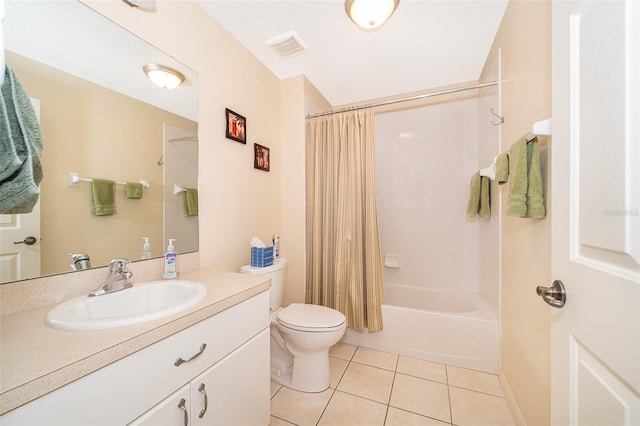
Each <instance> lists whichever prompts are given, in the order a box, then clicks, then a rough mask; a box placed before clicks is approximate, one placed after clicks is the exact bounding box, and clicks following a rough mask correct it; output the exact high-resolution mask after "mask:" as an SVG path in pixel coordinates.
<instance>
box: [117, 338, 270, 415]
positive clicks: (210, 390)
mask: <svg viewBox="0 0 640 426" xmlns="http://www.w3.org/2000/svg"><path fill="white" fill-rule="evenodd" d="M265 350H266V352H267V353H268V352H269V330H263V331H262V332H261V333H260V334H258V335H257V336H255V337H254V338H253V339H251V340H250V341H249V342H247V343H245V344H244V345H242V346H241V347H240V348H238V349H237V350H235V351H234V352H233V353H231V354H229V355H227V356H226V357H225V358H223V359H222V360H220V361H219V362H217V363H216V364H215V365H213V366H212V367H211V368H209V369H207V370H206V371H205V372H204V373H202V374H201V375H200V376H198V377H197V378H195V379H194V380H192V381H191V382H190V383H189V384H188V385H186V386H183V387H182V388H180V389H179V390H178V391H176V392H175V393H173V394H172V395H170V396H169V397H167V398H165V399H164V400H163V401H161V402H160V403H159V404H158V405H156V406H155V407H153V408H151V409H150V410H149V411H147V412H146V413H144V414H143V415H142V416H140V417H139V418H137V419H136V420H134V421H133V422H132V423H130V425H131V426H165V425H167V426H168V425H174V426H183V425H184V426H187V425H189V426H191V425H193V426H198V425H238V426H244V425H261V424H264V425H266V424H268V423H269V407H268V406H267V407H266V409H265V406H264V404H260V403H259V402H258V401H261V400H262V399H264V396H265V391H266V392H267V395H269V388H268V387H267V388H265V386H264V384H263V383H262V382H264V381H263V380H256V378H259V377H262V376H263V372H264V370H265V368H266V369H268V368H269V362H268V361H269V357H268V356H267V357H266V358H261V359H257V356H256V354H259V353H264V352H265ZM265 416H266V423H265Z"/></svg>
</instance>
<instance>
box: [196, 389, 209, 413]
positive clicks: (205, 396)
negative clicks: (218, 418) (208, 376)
mask: <svg viewBox="0 0 640 426" xmlns="http://www.w3.org/2000/svg"><path fill="white" fill-rule="evenodd" d="M198 392H202V394H203V395H204V408H203V409H202V410H200V414H198V417H200V418H203V417H204V415H205V413H206V412H207V405H209V399H208V398H207V391H206V389H205V388H204V383H200V386H198Z"/></svg>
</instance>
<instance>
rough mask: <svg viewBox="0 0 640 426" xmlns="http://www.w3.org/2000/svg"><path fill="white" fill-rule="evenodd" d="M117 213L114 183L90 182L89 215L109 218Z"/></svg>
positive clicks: (97, 180)
mask: <svg viewBox="0 0 640 426" xmlns="http://www.w3.org/2000/svg"><path fill="white" fill-rule="evenodd" d="M117 212H118V210H117V209H116V183H115V181H112V180H106V179H93V180H92V182H91V214H93V215H95V216H109V215H113V214H116V213H117Z"/></svg>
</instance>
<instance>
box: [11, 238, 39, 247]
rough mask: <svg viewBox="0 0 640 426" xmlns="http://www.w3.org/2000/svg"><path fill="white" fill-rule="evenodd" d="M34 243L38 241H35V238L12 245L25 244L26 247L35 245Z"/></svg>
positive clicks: (15, 242)
mask: <svg viewBox="0 0 640 426" xmlns="http://www.w3.org/2000/svg"><path fill="white" fill-rule="evenodd" d="M36 241H38V240H36V237H27V238H25V239H24V240H22V241H14V242H13V244H26V245H28V246H31V245H33V244H35V243H36Z"/></svg>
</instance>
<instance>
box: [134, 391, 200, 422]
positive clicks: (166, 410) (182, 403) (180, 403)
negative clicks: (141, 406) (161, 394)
mask: <svg viewBox="0 0 640 426" xmlns="http://www.w3.org/2000/svg"><path fill="white" fill-rule="evenodd" d="M190 416H191V407H190V404H189V385H185V386H183V387H181V388H180V389H178V390H177V391H176V392H174V393H173V394H171V395H169V396H168V397H167V398H165V399H163V400H162V401H160V402H159V403H158V404H157V405H155V406H154V407H153V408H151V409H150V410H149V411H147V412H146V413H144V414H143V415H142V416H140V417H138V418H137V419H135V420H134V421H132V422H131V423H129V425H130V426H188V425H191V424H193V423H192V419H191V418H190Z"/></svg>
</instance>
